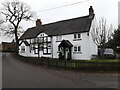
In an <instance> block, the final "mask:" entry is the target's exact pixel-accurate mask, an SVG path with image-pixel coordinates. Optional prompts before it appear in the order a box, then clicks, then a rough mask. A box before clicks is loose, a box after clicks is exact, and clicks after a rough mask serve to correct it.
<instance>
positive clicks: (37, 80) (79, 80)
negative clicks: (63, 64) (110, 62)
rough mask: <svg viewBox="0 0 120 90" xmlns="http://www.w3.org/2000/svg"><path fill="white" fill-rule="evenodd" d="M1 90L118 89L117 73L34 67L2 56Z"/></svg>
mask: <svg viewBox="0 0 120 90" xmlns="http://www.w3.org/2000/svg"><path fill="white" fill-rule="evenodd" d="M2 65H3V66H2V75H3V77H2V79H3V80H2V87H3V88H118V73H83V72H80V71H70V70H59V69H50V68H47V67H43V66H35V65H32V64H28V63H25V62H21V61H20V60H18V59H16V58H15V57H13V55H12V54H10V53H3V54H2Z"/></svg>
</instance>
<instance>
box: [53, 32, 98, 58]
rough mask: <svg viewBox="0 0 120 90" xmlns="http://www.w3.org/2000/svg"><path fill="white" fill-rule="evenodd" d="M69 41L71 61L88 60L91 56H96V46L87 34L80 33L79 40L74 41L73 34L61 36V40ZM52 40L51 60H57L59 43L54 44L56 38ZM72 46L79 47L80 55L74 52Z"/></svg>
mask: <svg viewBox="0 0 120 90" xmlns="http://www.w3.org/2000/svg"><path fill="white" fill-rule="evenodd" d="M63 39H64V40H69V41H70V42H71V43H72V44H73V47H72V59H74V60H90V59H91V56H92V54H96V51H97V49H96V45H95V44H94V43H93V41H92V39H91V35H88V32H86V33H81V40H78V41H74V34H69V35H62V40H63ZM52 40H53V58H58V45H59V44H60V43H61V42H56V36H53V37H52ZM74 46H81V53H79V52H74Z"/></svg>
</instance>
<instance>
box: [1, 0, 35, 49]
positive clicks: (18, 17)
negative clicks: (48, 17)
mask: <svg viewBox="0 0 120 90" xmlns="http://www.w3.org/2000/svg"><path fill="white" fill-rule="evenodd" d="M2 5H3V9H2V11H1V12H2V15H4V16H5V17H6V22H7V21H8V22H9V23H10V24H11V25H12V28H11V26H10V29H2V31H3V30H4V34H6V35H10V36H15V40H16V44H17V47H16V48H17V49H18V35H20V33H21V30H20V26H19V25H20V22H21V21H22V20H26V21H28V20H31V19H32V18H33V17H34V15H35V13H34V12H32V11H30V7H29V6H28V5H26V4H25V3H23V2H20V1H15V0H13V1H12V2H9V1H8V2H4V3H2Z"/></svg>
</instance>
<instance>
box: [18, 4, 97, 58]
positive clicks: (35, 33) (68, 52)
mask: <svg viewBox="0 0 120 90" xmlns="http://www.w3.org/2000/svg"><path fill="white" fill-rule="evenodd" d="M94 17H95V14H94V10H93V8H92V6H90V8H89V15H87V16H83V17H77V18H73V19H69V20H63V21H58V22H54V23H50V24H45V25H42V22H41V20H40V19H37V21H36V26H35V27H32V28H28V29H27V30H26V31H25V33H24V34H23V35H22V36H21V37H20V39H19V55H21V56H25V57H49V58H59V57H60V56H62V58H63V59H73V60H90V59H91V58H92V55H97V46H96V44H95V43H94V42H93V40H92V36H91V34H90V31H91V29H92V26H93V21H94Z"/></svg>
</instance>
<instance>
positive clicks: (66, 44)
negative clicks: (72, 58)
mask: <svg viewBox="0 0 120 90" xmlns="http://www.w3.org/2000/svg"><path fill="white" fill-rule="evenodd" d="M72 46H73V45H72V43H71V42H70V41H69V40H63V41H62V42H61V43H60V44H59V46H58V47H72Z"/></svg>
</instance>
